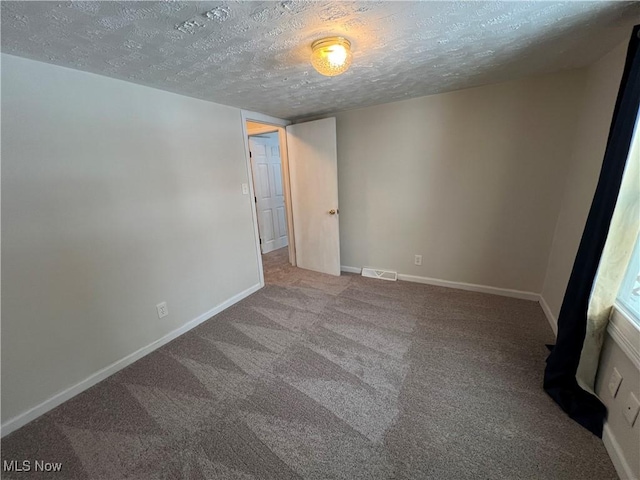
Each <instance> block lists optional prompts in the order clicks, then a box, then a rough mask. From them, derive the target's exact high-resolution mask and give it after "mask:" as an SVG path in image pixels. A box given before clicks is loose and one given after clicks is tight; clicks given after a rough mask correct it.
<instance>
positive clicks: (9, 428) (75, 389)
mask: <svg viewBox="0 0 640 480" xmlns="http://www.w3.org/2000/svg"><path fill="white" fill-rule="evenodd" d="M262 286H263V285H261V284H259V283H258V284H256V285H254V286H252V287H250V288H247V289H246V290H245V291H243V292H240V293H238V294H237V295H234V296H233V297H231V298H230V299H228V300H226V301H224V302H222V303H221V304H219V305H217V306H215V307H213V308H212V309H211V310H209V311H208V312H205V313H203V314H202V315H200V316H198V317H197V318H194V319H193V320H191V321H189V322H187V323H185V324H184V325H182V326H181V327H179V328H176V329H175V330H173V331H171V332H169V333H168V334H166V335H165V336H164V337H162V338H159V339H158V340H156V341H154V342H151V343H150V344H149V345H147V346H146V347H142V348H141V349H139V350H136V351H135V352H133V353H131V354H129V355H127V356H126V357H124V358H121V359H120V360H117V361H115V362H113V363H112V364H111V365H109V366H107V367H105V368H103V369H101V370H98V371H97V372H95V373H94V374H92V375H90V376H89V377H87V378H85V379H84V380H82V381H81V382H78V383H76V384H75V385H73V386H71V387H69V388H67V389H66V390H63V391H62V392H59V393H57V394H55V395H54V396H53V397H51V398H49V399H47V400H45V401H44V402H42V403H41V404H39V405H36V406H35V407H33V408H30V409H29V410H27V411H26V412H24V413H21V414H20V415H18V416H16V417H13V418H12V419H10V420H7V421H6V422H5V423H4V424H2V427H1V428H0V430H1V433H0V436H2V437H4V436H5V435H8V434H10V433H11V432H13V431H15V430H17V429H18V428H20V427H22V426H24V425H26V424H27V423H29V422H30V421H32V420H35V419H36V418H38V417H39V416H40V415H43V414H45V413H47V412H48V411H49V410H52V409H54V408H55V407H57V406H58V405H60V404H62V403H64V402H66V401H67V400H69V399H71V398H73V397H75V396H76V395H78V394H79V393H82V392H84V391H85V390H87V389H88V388H91V387H93V386H94V385H95V384H96V383H98V382H101V381H102V380H104V379H105V378H107V377H110V376H111V375H113V374H114V373H116V372H118V371H119V370H122V369H123V368H125V367H126V366H128V365H131V364H132V363H133V362H135V361H136V360H139V359H141V358H142V357H144V356H145V355H147V354H149V353H151V352H153V351H154V350H156V349H158V348H160V347H161V346H163V345H164V344H166V343H169V342H170V341H171V340H173V339H175V338H177V337H179V336H180V335H182V334H183V333H186V332H188V331H189V330H191V329H192V328H195V327H197V326H198V325H200V324H201V323H202V322H204V321H206V320H209V319H210V318H211V317H213V316H214V315H217V314H218V313H220V312H221V311H223V310H225V309H227V308H229V307H230V306H231V305H234V304H235V303H238V302H239V301H240V300H242V299H244V298H246V297H248V296H249V295H251V294H252V293H254V292H256V291H258V290H260V288H262Z"/></svg>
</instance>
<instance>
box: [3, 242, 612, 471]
mask: <svg viewBox="0 0 640 480" xmlns="http://www.w3.org/2000/svg"><path fill="white" fill-rule="evenodd" d="M264 267H265V280H266V287H265V288H263V289H262V290H260V291H258V292H256V293H255V294H253V295H251V296H250V297H248V298H247V299H245V300H243V301H241V302H239V303H238V304H236V305H235V306H233V307H231V308H229V309H227V310H225V311H224V312H222V313H220V314H219V315H216V316H215V317H213V318H212V319H210V320H208V321H206V322H204V323H203V324H201V325H200V326H198V327H197V328H195V329H193V330H191V331H190V332H188V333H186V334H184V335H182V336H181V337H179V338H177V339H176V340H174V341H173V342H171V343H169V344H167V345H165V346H164V347H162V348H160V349H158V350H156V351H155V352H153V353H151V354H150V355H147V356H146V357H144V358H143V359H141V360H139V361H138V362H136V363H134V364H132V365H131V366H129V367H127V368H125V369H124V370H121V371H120V372H118V373H117V374H115V375H113V376H111V377H110V378H108V379H107V380H105V381H103V382H100V383H99V384H98V385H96V386H95V387H93V388H91V389H89V390H87V391H85V392H84V393H82V394H80V395H78V396H76V397H74V398H73V399H71V400H69V401H68V402H66V403H64V404H63V405H61V406H60V407H58V408H56V409H54V410H52V411H51V412H49V413H47V414H46V415H44V416H42V417H40V418H38V419H37V420H35V421H33V422H31V423H30V424H28V425H26V426H25V427H23V428H21V429H20V430H18V431H16V432H14V433H12V434H10V435H8V436H7V437H5V438H4V439H3V440H2V460H3V461H10V460H19V461H22V460H31V461H32V462H33V461H34V460H44V461H47V462H62V471H61V472H59V473H50V474H41V473H40V474H37V473H35V472H33V471H32V472H29V473H8V472H4V473H3V475H2V478H7V479H9V478H16V479H25V478H30V477H32V476H33V477H34V478H74V479H76V478H77V479H96V480H97V479H108V480H114V479H121V478H132V479H141V480H142V479H190V480H195V479H250V478H257V479H288V478H309V479H360V478H362V479H391V478H394V479H410V478H411V479H455V480H462V479H479V478H482V479H497V478H506V479H520V478H522V479H580V480H584V479H598V480H602V479H615V478H617V476H616V473H615V470H614V468H613V466H612V464H611V462H610V460H609V457H608V456H607V453H606V451H605V449H604V447H603V445H602V442H601V441H600V440H599V439H597V438H596V437H594V436H593V435H591V434H590V433H589V432H588V431H586V430H584V429H582V428H581V427H579V426H578V425H576V424H575V423H573V422H572V421H571V420H570V419H568V418H567V417H566V416H565V414H564V413H563V412H562V411H560V409H559V408H558V407H557V406H556V405H555V404H554V403H553V402H552V400H551V399H550V398H549V397H548V396H547V395H546V394H545V393H544V391H543V390H542V388H541V384H542V373H543V370H544V366H545V358H546V356H547V350H546V348H545V343H550V342H552V341H553V335H552V332H551V329H550V328H549V325H548V324H547V321H546V319H545V317H544V315H543V313H542V311H541V309H540V307H539V306H538V304H537V303H535V302H530V301H524V300H517V299H512V298H504V297H499V296H494V295H487V294H479V293H473V292H465V291H460V290H454V289H448V288H441V287H432V286H427V285H419V284H413V283H406V282H387V281H383V280H375V279H367V278H362V277H360V276H357V275H343V276H341V277H332V276H328V275H322V274H317V273H313V272H309V271H305V270H301V269H297V268H294V267H291V266H289V265H288V263H287V251H286V249H282V250H278V251H276V252H272V253H271V254H268V255H266V256H265V258H264ZM32 465H33V463H32Z"/></svg>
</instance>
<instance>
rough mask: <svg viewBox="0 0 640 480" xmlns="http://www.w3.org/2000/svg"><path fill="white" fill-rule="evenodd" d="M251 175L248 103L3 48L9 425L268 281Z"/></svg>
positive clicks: (5, 409)
mask: <svg viewBox="0 0 640 480" xmlns="http://www.w3.org/2000/svg"><path fill="white" fill-rule="evenodd" d="M242 182H248V178H247V171H246V163H245V153H244V139H243V133H242V123H241V114H240V110H238V109H235V108H230V107H225V106H220V105H215V104H212V103H208V102H204V101H200V100H195V99H192V98H187V97H182V96H178V95H174V94H171V93H167V92H163V91H159V90H154V89H150V88H146V87H142V86H139V85H134V84H130V83H126V82H122V81H118V80H113V79H109V78H106V77H101V76H96V75H92V74H89V73H84V72H79V71H75V70H70V69H65V68H61V67H57V66H53V65H48V64H44V63H39V62H34V61H31V60H26V59H22V58H18V57H12V56H8V55H2V307H3V310H2V421H3V423H4V422H6V421H7V420H9V419H11V418H13V417H15V416H17V415H19V414H21V413H22V412H25V411H26V410H28V409H29V408H31V407H34V406H35V405H37V404H39V403H40V402H42V401H44V400H46V399H48V398H49V397H51V396H52V395H54V394H56V393H57V392H60V391H61V390H63V389H65V388H68V387H70V386H72V385H74V384H76V383H77V382H80V381H81V380H83V379H85V378H87V377H88V376H90V375H91V374H93V373H94V372H96V371H97V370H99V369H101V368H103V367H106V366H107V365H109V364H111V363H112V362H115V361H117V360H119V359H121V358H123V357H125V356H126V355H128V354H131V353H132V352H134V351H136V350H137V349H139V348H141V347H144V346H146V345H148V344H150V343H151V342H154V341H155V340H157V339H159V338H161V337H163V336H164V335H166V334H167V333H169V332H171V331H172V330H175V329H177V328H179V327H181V326H182V325H184V324H185V323H187V322H189V321H191V320H193V319H195V318H196V317H198V316H200V315H201V314H203V313H205V312H207V311H209V310H211V309H212V308H214V307H216V306H217V305H219V304H221V303H222V302H224V301H225V300H228V299H229V298H230V297H233V296H234V295H236V294H238V293H240V292H243V291H245V290H246V289H248V288H250V287H252V286H255V285H256V284H258V283H259V276H258V275H259V274H258V264H257V254H256V248H255V243H254V242H255V240H254V230H253V221H252V214H251V201H250V197H249V196H243V195H242V190H241V183H242ZM161 301H166V302H167V303H168V307H169V312H170V314H169V316H167V317H165V318H163V319H161V320H159V319H158V317H157V314H156V308H155V305H156V304H157V303H159V302H161Z"/></svg>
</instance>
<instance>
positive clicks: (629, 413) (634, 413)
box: [622, 392, 640, 427]
mask: <svg viewBox="0 0 640 480" xmlns="http://www.w3.org/2000/svg"><path fill="white" fill-rule="evenodd" d="M622 410H623V413H624V418H626V419H627V422H629V425H631V426H632V427H633V424H634V423H636V419H637V418H638V411H640V402H639V401H638V399H637V398H636V396H635V395H634V394H633V393H631V392H630V393H629V395H628V396H627V399H626V401H625V402H624V405H623V406H622Z"/></svg>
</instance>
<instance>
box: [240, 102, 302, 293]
mask: <svg viewBox="0 0 640 480" xmlns="http://www.w3.org/2000/svg"><path fill="white" fill-rule="evenodd" d="M240 116H241V121H242V134H243V136H244V151H245V163H246V169H247V179H248V180H249V194H250V196H251V199H252V201H251V215H252V217H253V231H254V235H255V244H256V255H257V260H258V270H259V275H260V285H262V286H264V269H263V267H262V250H261V248H260V233H259V231H258V214H257V210H256V203H255V202H254V201H253V198H254V197H255V191H254V188H253V176H252V171H251V158H250V157H249V133H248V132H247V121H250V122H259V123H264V124H266V125H272V126H273V129H271V130H270V131H272V132H278V141H279V143H280V161H281V162H282V186H283V189H284V206H285V211H286V214H287V235H288V237H289V262H290V263H291V265H293V266H295V265H296V251H295V231H294V226H293V211H292V209H291V184H290V181H289V157H288V155H287V133H286V130H285V127H286V126H287V125H291V122H290V121H288V120H283V119H281V118H276V117H272V116H270V115H265V114H263V113H258V112H252V111H250V110H240ZM265 132H266V129H265Z"/></svg>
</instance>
